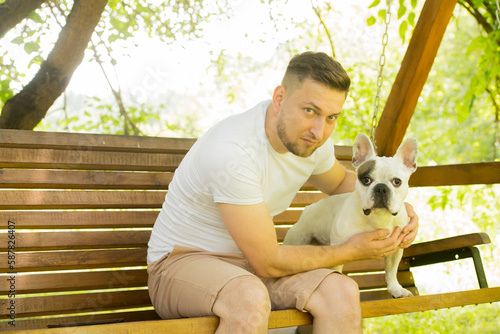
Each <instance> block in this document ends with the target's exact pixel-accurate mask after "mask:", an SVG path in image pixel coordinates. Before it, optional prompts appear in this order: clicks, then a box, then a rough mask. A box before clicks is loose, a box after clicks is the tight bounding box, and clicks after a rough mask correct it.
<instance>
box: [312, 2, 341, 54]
mask: <svg viewBox="0 0 500 334" xmlns="http://www.w3.org/2000/svg"><path fill="white" fill-rule="evenodd" d="M311 7H312V9H313V10H314V13H315V14H316V16H317V17H318V20H319V23H320V24H321V25H322V26H323V29H325V33H326V37H327V38H328V41H329V42H330V48H331V50H332V57H333V58H334V59H335V58H337V56H336V55H335V47H334V46H333V40H332V36H331V35H330V30H329V29H328V27H327V26H326V23H325V21H323V18H322V16H321V12H320V10H319V8H318V7H316V6H315V5H314V3H313V1H312V0H311Z"/></svg>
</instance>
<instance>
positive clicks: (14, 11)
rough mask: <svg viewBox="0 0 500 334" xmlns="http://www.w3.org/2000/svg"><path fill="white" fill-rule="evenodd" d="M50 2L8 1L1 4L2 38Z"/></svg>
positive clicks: (43, 0)
mask: <svg viewBox="0 0 500 334" xmlns="http://www.w3.org/2000/svg"><path fill="white" fill-rule="evenodd" d="M47 1H48V0H23V1H19V0H6V1H5V2H4V3H2V4H0V38H2V37H4V36H5V34H6V33H7V31H9V30H10V29H12V28H14V27H15V26H16V25H17V24H18V23H19V22H21V21H22V20H24V19H25V18H26V17H27V16H28V15H29V13H31V12H32V11H34V10H36V9H38V8H40V7H41V6H42V4H43V3H44V2H47Z"/></svg>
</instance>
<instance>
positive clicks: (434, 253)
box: [403, 233, 491, 288]
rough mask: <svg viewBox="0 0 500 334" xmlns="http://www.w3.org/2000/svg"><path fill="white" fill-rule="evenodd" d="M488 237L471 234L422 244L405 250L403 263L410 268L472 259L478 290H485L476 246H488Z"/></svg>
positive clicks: (483, 273)
mask: <svg viewBox="0 0 500 334" xmlns="http://www.w3.org/2000/svg"><path fill="white" fill-rule="evenodd" d="M490 242H491V240H490V237H489V236H488V234H486V233H471V234H465V235H459V236H456V237H451V238H445V239H439V240H434V241H428V242H422V243H418V244H415V245H412V246H410V247H408V248H407V249H405V252H404V253H403V261H405V262H407V263H408V264H409V265H410V267H418V266H425V265H429V264H435V263H442V262H447V261H455V260H461V259H465V258H472V260H473V261H474V268H475V270H476V275H477V280H478V283H479V287H480V288H487V287H488V282H487V280H486V274H485V272H484V267H483V261H482V260H481V254H480V253H479V249H477V247H475V246H477V245H484V244H489V243H490Z"/></svg>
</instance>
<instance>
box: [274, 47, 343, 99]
mask: <svg viewBox="0 0 500 334" xmlns="http://www.w3.org/2000/svg"><path fill="white" fill-rule="evenodd" d="M306 79H309V80H312V81H315V82H317V83H319V84H323V85H324V86H326V87H328V88H330V89H333V90H337V91H339V92H345V93H346V96H347V93H348V92H349V87H350V86H351V79H350V78H349V76H348V75H347V72H346V71H345V70H344V68H343V67H342V65H340V63H339V62H337V61H336V60H334V59H333V58H332V57H330V56H329V55H327V54H326V53H323V52H313V51H308V52H304V53H301V54H298V55H295V56H294V57H293V58H292V59H291V60H290V62H289V63H288V67H287V69H286V72H285V75H284V77H283V81H282V82H281V85H282V86H283V87H285V89H286V90H287V91H288V92H289V93H290V92H292V91H293V90H295V89H296V88H298V87H300V86H301V84H302V83H303V82H304V80H306Z"/></svg>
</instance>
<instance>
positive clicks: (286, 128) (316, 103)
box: [277, 80, 346, 157]
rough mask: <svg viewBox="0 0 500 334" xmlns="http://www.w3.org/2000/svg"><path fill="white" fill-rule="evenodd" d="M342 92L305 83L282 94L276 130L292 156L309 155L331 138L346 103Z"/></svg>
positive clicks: (306, 81)
mask: <svg viewBox="0 0 500 334" xmlns="http://www.w3.org/2000/svg"><path fill="white" fill-rule="evenodd" d="M345 95H346V94H345V92H339V91H337V90H333V89H330V88H328V87H326V86H325V85H323V84H320V83H317V82H315V81H312V80H305V81H304V82H303V83H302V85H301V86H299V87H297V88H296V89H294V90H293V91H291V92H285V97H284V99H283V101H282V103H281V107H280V111H279V113H278V118H277V131H278V135H279V138H280V140H281V142H282V143H283V145H284V146H285V147H286V148H287V149H288V151H290V152H291V153H293V154H295V155H298V156H301V157H308V156H310V155H311V154H312V153H313V152H314V151H315V150H316V149H317V148H318V147H320V146H321V145H323V144H324V143H325V142H326V140H327V139H328V138H329V137H330V134H331V133H332V131H333V129H335V124H336V123H337V119H338V117H339V116H340V114H341V111H342V106H343V104H344V101H345Z"/></svg>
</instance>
